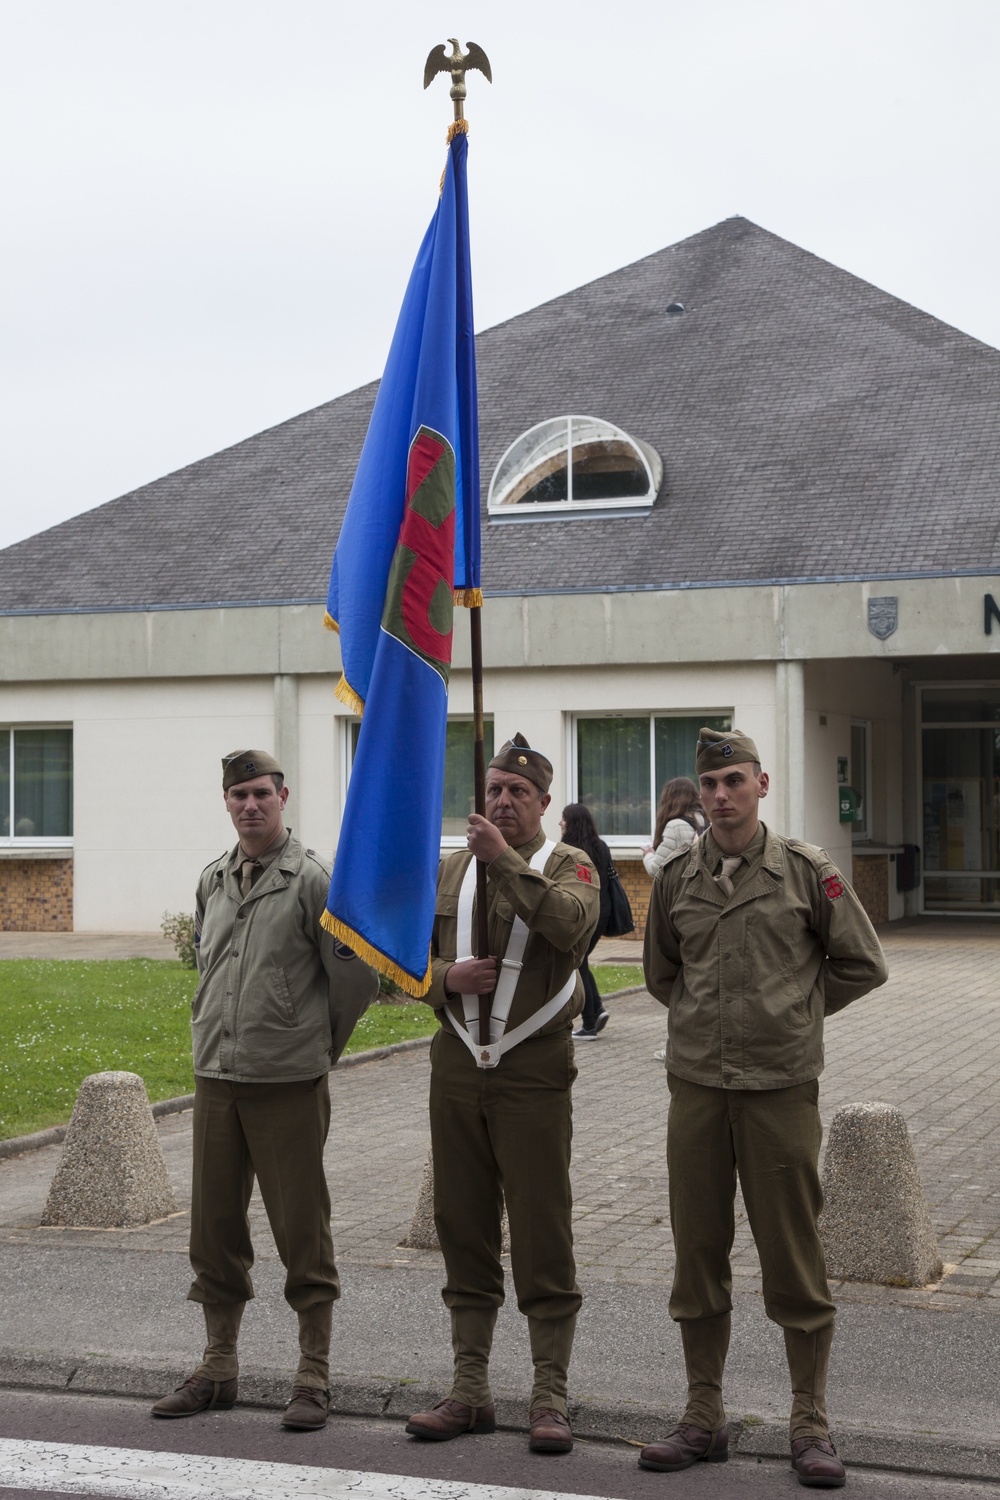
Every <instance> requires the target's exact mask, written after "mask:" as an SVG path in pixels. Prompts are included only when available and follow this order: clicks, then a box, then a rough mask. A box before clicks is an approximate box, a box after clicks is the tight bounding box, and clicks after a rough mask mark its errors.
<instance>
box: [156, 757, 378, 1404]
mask: <svg viewBox="0 0 1000 1500" xmlns="http://www.w3.org/2000/svg"><path fill="white" fill-rule="evenodd" d="M222 788H223V796H224V798H225V802H226V809H227V811H228V812H229V815H230V817H231V818H232V821H233V825H234V827H235V828H236V831H237V833H238V834H239V842H238V843H237V845H236V847H235V848H234V849H233V850H232V851H231V852H230V853H229V854H224V855H223V856H222V858H221V859H219V860H216V861H214V862H213V863H212V864H210V865H208V866H207V868H206V869H205V870H203V871H202V874H201V879H200V880H199V882H198V894H197V905H196V911H195V936H196V941H197V943H198V971H199V976H200V977H199V981H198V988H197V990H196V992H195V996H194V1001H193V1002H192V1012H191V1029H192V1036H193V1041H194V1072H195V1096H194V1123H193V1136H194V1173H193V1179H192V1186H191V1246H190V1254H191V1265H192V1268H193V1270H194V1272H195V1279H194V1283H193V1285H192V1287H191V1290H190V1291H189V1292H188V1297H189V1298H190V1300H191V1301H192V1302H200V1303H201V1305H202V1308H203V1311H204V1314H205V1325H206V1328H207V1332H208V1345H207V1348H206V1349H205V1354H204V1358H203V1359H202V1362H201V1364H200V1365H198V1367H197V1369H196V1370H195V1371H194V1372H193V1374H191V1375H189V1376H188V1378H187V1380H185V1381H184V1383H183V1385H181V1386H178V1388H177V1390H176V1391H174V1392H173V1393H172V1394H171V1395H169V1396H164V1397H163V1398H162V1400H160V1401H157V1403H156V1405H155V1406H154V1407H153V1415H154V1416H157V1417H188V1416H191V1415H193V1414H194V1413H195V1412H199V1411H204V1410H206V1409H207V1408H209V1407H214V1408H216V1409H224V1408H228V1407H230V1406H232V1404H233V1402H234V1401H235V1400H236V1394H237V1373H238V1365H237V1359H236V1341H237V1337H238V1335H239V1328H240V1320H241V1318H242V1316H243V1309H244V1306H245V1305H246V1303H247V1301H248V1300H249V1299H250V1298H251V1297H252V1296H253V1294H254V1293H253V1283H252V1282H251V1280H250V1267H251V1266H252V1265H253V1258H254V1253H253V1246H252V1244H251V1242H250V1225H249V1221H248V1218H247V1207H248V1204H249V1202H250V1194H251V1192H252V1190H253V1185H254V1179H255V1178H256V1180H257V1182H258V1183H259V1185H260V1191H261V1196H262V1198H263V1200H264V1207H265V1208H266V1210H267V1216H268V1220H269V1222H270V1225H271V1229H272V1230H273V1232H274V1239H275V1243H276V1245H277V1247H278V1254H279V1255H280V1256H281V1260H282V1263H283V1264H284V1266H285V1271H286V1276H285V1298H286V1300H287V1301H288V1303H289V1304H290V1305H291V1307H293V1308H294V1309H295V1311H296V1313H297V1314H298V1323H299V1349H300V1359H299V1368H298V1372H297V1374H296V1376H295V1381H294V1385H293V1389H292V1399H291V1401H290V1402H289V1403H288V1406H287V1407H286V1409H285V1413H284V1416H283V1418H282V1425H283V1426H285V1427H291V1428H298V1429H311V1428H316V1427H322V1426H323V1425H324V1423H325V1422H326V1419H327V1413H328V1411H329V1405H330V1393H329V1390H328V1388H327V1387H328V1379H329V1351H330V1327H331V1317H332V1311H333V1304H334V1302H335V1300H336V1299H337V1298H338V1297H339V1296H340V1283H339V1280H338V1277H337V1267H336V1264H335V1262H334V1257H333V1238H332V1236H331V1233H330V1194H329V1190H328V1188H327V1183H326V1175H325V1173H324V1170H323V1146H324V1144H325V1142H326V1136H327V1131H328V1129H329V1125H330V1089H329V1080H328V1074H329V1070H330V1068H331V1067H333V1065H334V1063H335V1062H336V1061H337V1058H338V1057H339V1056H340V1054H341V1052H342V1051H343V1050H344V1047H345V1046H346V1044H347V1040H348V1038H349V1036H350V1034H351V1032H352V1031H353V1029H354V1026H355V1024H356V1022H357V1020H358V1018H359V1017H360V1016H361V1014H362V1013H363V1012H364V1010H365V1009H366V1008H367V1006H368V1005H369V1004H370V1003H371V1001H372V1000H373V999H374V998H375V995H376V994H377V993H378V979H377V977H376V975H375V974H374V972H373V971H372V970H371V969H370V968H369V967H368V966H367V964H363V963H362V962H361V961H360V959H357V958H355V956H354V954H353V953H352V952H351V951H350V949H349V948H346V947H344V945H343V944H341V943H338V942H336V941H335V939H334V938H332V937H330V935H329V934H328V933H326V932H325V931H324V930H323V928H322V926H321V925H320V917H321V914H322V912H323V910H324V908H325V905H326V894H327V890H328V888H329V883H330V876H329V872H328V871H327V870H326V869H325V868H324V866H323V865H322V864H321V863H320V861H319V860H318V859H317V858H316V856H315V854H314V853H313V851H312V850H311V849H303V847H302V845H301V844H300V843H299V841H298V839H296V838H293V837H292V835H291V832H290V831H289V830H288V829H286V828H285V826H284V823H283V820H282V810H283V809H284V806H285V803H286V801H287V800H288V788H287V787H286V786H285V784H284V777H283V775H282V772H281V768H280V766H279V765H278V763H277V761H276V760H275V759H274V758H273V756H270V755H268V754H267V753H266V752H264V751H262V750H240V751H237V752H235V753H234V754H232V755H227V756H226V757H225V758H224V760H223V762H222Z"/></svg>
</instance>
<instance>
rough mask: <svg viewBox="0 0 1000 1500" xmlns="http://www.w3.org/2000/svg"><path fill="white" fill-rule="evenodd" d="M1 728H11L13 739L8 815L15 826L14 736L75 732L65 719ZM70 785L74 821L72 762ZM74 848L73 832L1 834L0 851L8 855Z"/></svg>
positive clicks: (74, 788)
mask: <svg viewBox="0 0 1000 1500" xmlns="http://www.w3.org/2000/svg"><path fill="white" fill-rule="evenodd" d="M0 729H6V730H9V731H10V735H11V741H10V806H9V809H8V816H9V819H10V827H11V828H13V827H14V736H15V735H17V734H19V733H24V732H25V731H30V730H33V729H68V730H69V731H70V733H71V734H72V732H73V725H72V724H71V723H66V722H64V721H60V722H59V723H50V722H47V721H44V722H40V723H39V722H27V723H16V724H15V723H7V724H0ZM70 786H71V787H72V789H73V793H74V822H75V819H76V805H75V792H76V786H75V765H74V764H73V763H72V762H71V764H70ZM72 848H73V835H72V834H71V833H70V834H60V835H59V836H58V837H49V838H46V837H43V836H42V835H41V834H35V833H28V834H16V833H8V834H0V851H2V852H3V853H5V854H7V855H8V856H9V854H10V852H11V851H14V852H16V853H18V854H25V855H28V854H31V853H32V852H33V851H35V850H44V849H72Z"/></svg>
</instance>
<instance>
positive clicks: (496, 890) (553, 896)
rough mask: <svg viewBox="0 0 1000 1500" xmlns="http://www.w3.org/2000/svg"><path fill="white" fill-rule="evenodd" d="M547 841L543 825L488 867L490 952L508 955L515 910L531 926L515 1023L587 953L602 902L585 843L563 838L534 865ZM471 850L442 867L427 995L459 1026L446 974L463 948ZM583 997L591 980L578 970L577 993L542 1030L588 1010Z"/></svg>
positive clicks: (553, 990) (516, 996) (557, 1026)
mask: <svg viewBox="0 0 1000 1500" xmlns="http://www.w3.org/2000/svg"><path fill="white" fill-rule="evenodd" d="M544 842H545V835H544V833H541V832H539V833H538V834H537V835H536V836H535V837H534V838H533V839H531V840H530V842H529V843H527V844H524V845H522V846H521V847H520V848H518V849H505V850H504V851H503V853H502V854H498V855H497V857H496V859H494V860H493V861H492V862H491V863H490V865H489V867H488V870H487V879H488V886H487V890H488V895H489V943H490V952H491V953H493V954H496V955H498V956H499V957H501V958H502V957H503V955H504V953H505V952H506V949H507V940H508V938H509V937H510V929H511V925H512V924H513V921H514V917H515V915H517V916H519V917H520V918H521V920H522V921H523V922H524V923H525V925H526V926H527V928H528V941H527V945H526V946H525V950H524V959H523V964H522V969H521V976H520V979H519V981H518V985H517V989H516V990H515V992H514V1000H513V1004H512V1005H511V1011H510V1017H509V1020H508V1023H507V1029H508V1030H509V1031H513V1030H514V1029H515V1028H516V1027H517V1026H520V1024H521V1022H522V1021H526V1020H527V1019H528V1017H529V1016H530V1015H532V1014H533V1013H534V1012H535V1011H537V1010H538V1009H540V1007H541V1006H543V1005H544V1004H545V1002H546V1000H548V999H549V998H550V997H551V996H554V995H556V994H558V992H559V990H560V989H561V988H562V986H563V985H564V984H565V983H566V981H567V980H568V979H569V977H570V975H571V974H572V973H573V970H574V969H576V968H577V967H578V965H579V964H580V962H581V960H582V959H583V958H585V957H586V954H587V944H588V943H589V942H590V938H591V934H592V933H593V931H594V928H595V927H596V925H597V918H598V913H599V910H600V879H599V877H598V874H597V872H596V870H595V869H594V866H593V864H592V863H591V861H590V859H589V858H588V857H587V855H586V854H584V853H583V851H582V850H580V849H574V848H572V847H571V846H570V845H569V844H556V846H555V848H554V850H553V851H552V853H551V854H550V855H549V857H548V859H547V860H546V862H545V868H544V870H543V871H541V872H538V871H535V870H532V869H530V868H529V865H528V861H529V860H530V859H531V856H532V855H533V854H534V853H535V852H536V851H537V850H538V849H540V848H541V847H542V845H543V844H544ZM471 858H472V855H471V854H469V853H468V852H467V851H466V850H456V852H455V853H454V854H449V855H446V856H445V858H444V859H443V860H442V861H441V865H440V868H439V871H438V888H437V901H436V905H435V917H434V935H433V940H432V943H431V954H432V962H431V987H430V990H429V991H428V993H427V994H426V995H425V996H424V999H425V1000H426V1002H427V1004H428V1005H432V1006H433V1007H434V1009H435V1010H436V1011H438V1012H439V1013H441V1016H442V1024H443V1025H445V1026H446V1027H448V1029H452V1028H450V1025H449V1023H448V1022H447V1020H446V1019H445V1014H446V1007H448V1008H450V1009H451V1010H453V1011H454V1013H455V1015H456V1016H458V1017H459V1018H460V1017H461V1015H462V1002H461V1000H458V999H455V998H454V997H452V996H451V995H449V994H447V993H446V991H445V987H444V976H445V974H446V973H447V971H448V969H449V968H450V967H451V965H452V964H453V963H454V962H455V960H456V958H457V957H458V956H459V955H458V954H457V952H456V940H457V929H458V895H459V891H460V890H461V888H462V881H463V879H464V877H465V872H466V870H467V869H468V867H469V861H470V860H471ZM473 921H475V916H473ZM474 931H475V927H474V926H473V932H474ZM462 956H463V957H466V956H467V955H462ZM583 999H584V996H583V983H582V981H581V979H580V977H579V975H577V980H576V988H575V990H574V992H573V994H572V995H571V996H570V998H569V1000H567V1002H566V1004H565V1006H564V1007H563V1009H562V1010H561V1011H559V1013H558V1015H555V1016H553V1017H552V1019H551V1020H550V1021H548V1022H546V1024H545V1025H544V1026H543V1027H542V1028H541V1029H540V1031H539V1033H538V1034H539V1035H540V1036H541V1035H546V1034H547V1033H549V1032H551V1031H559V1030H560V1029H565V1028H566V1026H568V1024H569V1022H570V1021H571V1020H572V1018H573V1017H574V1016H578V1015H579V1014H580V1012H581V1010H582V1009H583Z"/></svg>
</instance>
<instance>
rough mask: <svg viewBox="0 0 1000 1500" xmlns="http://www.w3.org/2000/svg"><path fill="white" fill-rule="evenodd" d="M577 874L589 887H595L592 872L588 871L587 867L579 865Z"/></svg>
mask: <svg viewBox="0 0 1000 1500" xmlns="http://www.w3.org/2000/svg"><path fill="white" fill-rule="evenodd" d="M576 873H577V875H579V877H580V879H581V880H585V881H586V882H587V884H588V885H593V883H594V882H593V880H592V878H591V874H590V871H589V870H588V869H587V866H586V865H577V867H576Z"/></svg>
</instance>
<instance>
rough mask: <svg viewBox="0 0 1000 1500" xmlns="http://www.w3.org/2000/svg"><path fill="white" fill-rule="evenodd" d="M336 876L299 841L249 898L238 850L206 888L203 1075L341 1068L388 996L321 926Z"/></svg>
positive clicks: (199, 908) (261, 1075)
mask: <svg viewBox="0 0 1000 1500" xmlns="http://www.w3.org/2000/svg"><path fill="white" fill-rule="evenodd" d="M329 885H330V875H329V871H328V870H327V869H326V868H325V866H324V865H323V864H321V863H320V861H319V860H318V859H317V858H316V855H315V854H314V853H313V851H312V850H311V849H303V847H302V845H301V844H300V843H299V841H298V839H296V838H289V839H288V842H287V843H286V844H285V846H284V848H283V849H282V850H281V852H280V853H279V854H278V855H277V857H276V858H275V859H274V860H273V861H272V862H271V863H270V864H268V866H267V868H266V869H265V870H264V873H263V874H262V875H261V877H260V879H259V880H258V881H257V883H256V884H255V885H254V887H253V889H252V890H251V892H250V894H249V895H248V896H241V894H240V886H239V879H238V877H237V872H236V870H235V868H234V867H233V855H232V852H230V853H229V854H224V855H223V856H222V858H221V859H218V860H214V861H213V862H212V864H210V865H207V866H206V868H205V869H204V870H203V871H202V873H201V878H200V879H199V881H198V894H197V905H196V913H195V921H196V928H200V933H201V936H200V941H199V943H198V972H199V974H200V976H201V977H200V979H199V982H198V988H197V990H196V991H195V996H194V1000H193V1001H192V1008H191V1033H192V1039H193V1043H194V1071H195V1072H196V1073H198V1074H200V1075H201V1076H202V1077H204V1078H223V1079H231V1080H232V1081H233V1082H234V1083H297V1082H304V1081H306V1080H307V1079H310V1078H318V1077H320V1075H321V1074H323V1073H326V1072H328V1070H329V1069H330V1068H332V1067H333V1065H334V1063H335V1062H336V1061H337V1058H338V1057H339V1056H340V1054H341V1052H343V1050H344V1047H345V1046H346V1045H347V1041H348V1038H349V1037H350V1035H351V1032H352V1031H353V1030H354V1027H355V1025H356V1024H357V1022H358V1021H359V1019H360V1018H361V1016H362V1015H363V1013H364V1012H365V1011H366V1010H367V1008H368V1006H369V1005H370V1004H371V1002H372V1001H373V1000H374V999H375V996H376V995H377V994H378V977H377V975H376V974H375V971H374V970H373V969H370V968H369V967H368V965H367V964H365V963H362V961H361V959H359V958H356V957H355V956H354V954H353V953H352V952H351V950H350V949H349V948H346V947H345V946H344V944H343V943H338V942H337V941H336V940H335V939H334V938H333V937H331V936H330V934H329V933H327V932H326V931H325V930H324V929H323V928H322V927H321V925H320V914H321V913H322V911H323V909H324V907H325V905H326V894H327V891H328V889H329Z"/></svg>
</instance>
